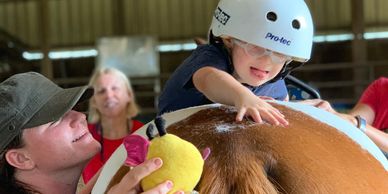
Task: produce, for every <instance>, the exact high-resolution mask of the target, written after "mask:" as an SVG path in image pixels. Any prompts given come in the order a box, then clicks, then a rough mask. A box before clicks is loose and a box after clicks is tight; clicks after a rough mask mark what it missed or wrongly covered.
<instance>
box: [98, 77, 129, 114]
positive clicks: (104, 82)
mask: <svg viewBox="0 0 388 194" xmlns="http://www.w3.org/2000/svg"><path fill="white" fill-rule="evenodd" d="M93 87H94V96H93V99H92V100H93V102H94V106H95V108H96V109H97V110H98V111H99V112H100V114H101V116H102V117H117V116H119V115H123V114H124V115H126V114H127V109H128V106H129V103H131V102H132V95H131V94H130V92H128V89H127V86H126V85H125V82H124V81H123V80H122V79H121V78H120V77H119V76H115V74H113V73H111V72H106V73H102V74H101V75H100V76H99V77H98V79H97V80H96V82H95V84H94V86H93Z"/></svg>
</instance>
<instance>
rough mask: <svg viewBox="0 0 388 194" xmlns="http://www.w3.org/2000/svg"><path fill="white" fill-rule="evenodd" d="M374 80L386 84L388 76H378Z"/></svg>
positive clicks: (387, 83)
mask: <svg viewBox="0 0 388 194" xmlns="http://www.w3.org/2000/svg"><path fill="white" fill-rule="evenodd" d="M374 82H376V83H380V84H384V85H388V77H379V78H378V79H376V80H375V81H374Z"/></svg>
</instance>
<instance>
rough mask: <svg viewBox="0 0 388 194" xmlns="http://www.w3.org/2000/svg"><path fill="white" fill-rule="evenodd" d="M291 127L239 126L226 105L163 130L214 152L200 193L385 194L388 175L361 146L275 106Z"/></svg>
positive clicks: (286, 108)
mask: <svg viewBox="0 0 388 194" xmlns="http://www.w3.org/2000/svg"><path fill="white" fill-rule="evenodd" d="M275 106H276V107H277V108H278V109H279V110H281V111H282V113H283V114H284V115H285V116H286V118H287V119H288V121H289V123H290V124H289V126H287V127H282V126H272V125H269V124H257V123H254V122H252V121H250V120H248V119H245V120H244V121H242V122H239V123H237V122H236V121H235V115H236V112H235V110H234V109H233V108H230V107H225V106H222V107H218V108H210V109H204V110H201V111H199V112H197V113H195V114H193V115H191V116H190V117H188V118H186V119H184V120H181V121H179V122H177V123H175V124H173V125H171V126H169V127H168V128H167V131H168V132H169V133H173V134H176V135H178V136H180V137H181V138H183V139H186V140H188V141H191V142H192V143H193V144H194V145H196V146H197V147H198V149H200V150H201V149H203V148H206V147H210V149H211V150H212V152H211V154H210V156H209V158H208V159H207V160H206V162H205V167H204V171H203V174H202V179H201V181H200V183H199V185H198V188H197V189H198V190H199V192H200V193H201V194H203V193H204V194H207V193H211V194H213V193H214V194H224V193H225V194H228V193H232V194H255V193H263V194H264V193H297V194H299V193H308V194H310V193H325V194H326V193H352V194H353V193H363V194H366V193H388V173H387V171H386V170H385V169H384V167H383V166H382V164H381V163H379V162H378V160H376V159H375V158H374V157H373V156H372V155H371V154H369V152H367V151H365V150H363V149H362V148H361V147H360V145H359V144H357V143H355V142H354V141H353V140H351V139H350V138H349V137H347V136H346V135H344V134H343V133H341V132H339V131H338V130H337V129H335V128H333V127H331V126H329V125H327V124H325V123H322V122H320V121H317V120H316V119H313V118H312V117H310V116H308V115H307V114H305V113H302V112H300V111H296V110H293V109H291V108H288V107H285V106H282V105H275Z"/></svg>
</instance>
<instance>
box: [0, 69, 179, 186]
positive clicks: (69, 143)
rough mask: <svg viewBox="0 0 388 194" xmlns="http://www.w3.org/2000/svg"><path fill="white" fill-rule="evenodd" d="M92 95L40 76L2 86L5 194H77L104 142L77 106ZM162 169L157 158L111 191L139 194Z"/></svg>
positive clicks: (0, 174) (0, 171)
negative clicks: (145, 182)
mask: <svg viewBox="0 0 388 194" xmlns="http://www.w3.org/2000/svg"><path fill="white" fill-rule="evenodd" d="M92 94H93V90H92V89H88V88H87V87H76V88H69V89H62V88H60V87H58V86H57V85H55V84H54V83H53V82H51V81H50V80H48V79H47V78H45V77H43V76H42V75H40V74H38V73H34V72H29V73H23V74H17V75H14V76H12V77H10V78H8V79H7V80H5V81H4V82H2V83H0V104H1V109H0V193H12V194H27V193H41V194H53V193H61V194H74V193H76V189H77V183H78V180H79V178H80V176H81V172H82V169H83V168H84V166H85V165H86V163H87V162H88V161H89V160H90V159H91V158H92V157H93V156H94V155H95V154H96V153H97V152H98V151H99V150H100V144H99V143H98V141H96V140H95V139H94V138H93V137H92V135H91V134H90V133H89V131H88V128H87V122H86V118H85V115H84V114H82V113H79V112H77V111H74V110H72V108H73V107H74V106H75V104H76V103H78V102H80V101H83V100H86V99H88V98H89V97H90V96H91V95H92ZM161 165H162V161H161V160H160V159H159V158H154V159H151V160H149V161H147V162H145V163H143V164H142V165H141V166H139V167H135V169H134V170H132V171H130V172H129V173H128V174H127V175H126V176H125V177H124V178H123V180H122V181H121V182H120V183H119V184H117V185H116V186H115V187H113V188H112V189H111V190H110V191H109V193H139V188H140V187H139V186H138V181H139V180H141V179H142V178H143V177H145V176H147V175H148V174H150V173H152V172H153V171H154V170H156V169H158V168H159V167H160V166H161ZM171 186H172V182H171V181H165V182H164V183H162V184H160V185H159V186H157V187H156V188H154V189H153V190H152V191H151V192H149V193H167V192H168V190H169V188H171ZM86 188H88V189H90V188H91V186H90V185H89V187H86ZM82 193H90V190H86V191H84V192H82Z"/></svg>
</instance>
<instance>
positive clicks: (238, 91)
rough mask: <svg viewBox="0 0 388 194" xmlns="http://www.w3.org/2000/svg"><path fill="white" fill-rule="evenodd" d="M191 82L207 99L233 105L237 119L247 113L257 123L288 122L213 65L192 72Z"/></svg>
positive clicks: (277, 111) (277, 123)
mask: <svg viewBox="0 0 388 194" xmlns="http://www.w3.org/2000/svg"><path fill="white" fill-rule="evenodd" d="M193 83H194V86H195V87H196V88H197V89H198V90H199V91H200V92H202V93H203V94H204V95H205V96H206V97H207V98H208V99H209V100H211V101H213V102H217V103H222V104H228V105H234V106H235V107H236V108H237V109H238V113H237V116H236V120H237V121H241V120H242V119H243V117H244V115H247V116H251V117H252V119H253V120H254V121H256V122H259V123H261V122H262V120H265V121H267V122H269V123H271V124H275V125H279V124H282V125H287V124H288V122H287V120H286V119H285V118H284V115H283V114H281V113H280V112H279V110H277V109H276V108H274V107H273V106H271V105H270V104H269V103H267V102H265V101H264V100H262V99H260V97H258V96H256V95H255V94H254V93H252V92H251V91H250V90H249V89H248V88H246V87H244V86H243V85H242V84H241V83H240V82H238V81H237V80H236V79H235V78H234V77H233V76H231V75H230V74H228V73H226V72H224V71H221V70H218V69H216V68H214V67H203V68H201V69H199V70H197V71H196V72H195V73H194V75H193Z"/></svg>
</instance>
